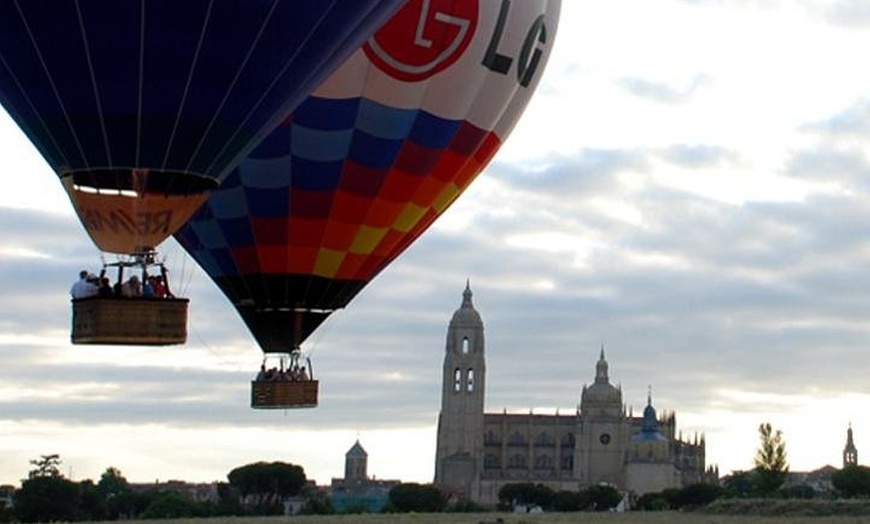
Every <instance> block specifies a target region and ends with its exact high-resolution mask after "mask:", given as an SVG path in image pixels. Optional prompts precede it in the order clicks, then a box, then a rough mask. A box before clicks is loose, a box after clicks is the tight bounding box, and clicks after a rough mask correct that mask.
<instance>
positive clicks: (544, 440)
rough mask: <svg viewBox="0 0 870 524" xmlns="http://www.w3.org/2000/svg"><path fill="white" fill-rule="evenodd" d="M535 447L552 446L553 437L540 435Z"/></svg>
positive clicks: (544, 434)
mask: <svg viewBox="0 0 870 524" xmlns="http://www.w3.org/2000/svg"><path fill="white" fill-rule="evenodd" d="M535 445H536V446H552V445H553V437H551V436H550V434H549V433H539V434H538V436H537V437H535Z"/></svg>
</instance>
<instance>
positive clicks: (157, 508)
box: [142, 492, 205, 519]
mask: <svg viewBox="0 0 870 524" xmlns="http://www.w3.org/2000/svg"><path fill="white" fill-rule="evenodd" d="M202 516H205V515H203V514H202V510H201V507H200V506H199V505H198V504H197V503H196V502H194V501H193V500H191V499H190V498H189V497H185V496H184V495H181V494H178V493H171V492H160V493H156V494H155V495H154V498H152V499H151V503H150V504H148V507H147V508H145V511H144V512H143V513H142V518H143V519H183V518H191V517H202Z"/></svg>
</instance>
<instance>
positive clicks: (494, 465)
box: [483, 453, 501, 469]
mask: <svg viewBox="0 0 870 524" xmlns="http://www.w3.org/2000/svg"><path fill="white" fill-rule="evenodd" d="M500 467H501V464H499V461H498V455H496V454H495V453H487V454H486V455H485V456H484V457H483V469H498V468H500Z"/></svg>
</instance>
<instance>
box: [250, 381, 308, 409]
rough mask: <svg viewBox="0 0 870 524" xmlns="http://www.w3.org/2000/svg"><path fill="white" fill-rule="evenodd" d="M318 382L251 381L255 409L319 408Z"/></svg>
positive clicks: (252, 404) (252, 402) (252, 400)
mask: <svg viewBox="0 0 870 524" xmlns="http://www.w3.org/2000/svg"><path fill="white" fill-rule="evenodd" d="M319 384H320V383H319V381H317V380H298V381H270V380H252V381H251V407H252V408H254V409H297V408H314V407H317V391H318V386H319Z"/></svg>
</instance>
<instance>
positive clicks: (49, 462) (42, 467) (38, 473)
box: [27, 453, 61, 479]
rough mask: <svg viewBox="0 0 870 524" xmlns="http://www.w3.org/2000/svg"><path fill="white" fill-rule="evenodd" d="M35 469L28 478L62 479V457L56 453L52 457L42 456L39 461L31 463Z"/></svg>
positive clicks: (29, 473) (35, 460)
mask: <svg viewBox="0 0 870 524" xmlns="http://www.w3.org/2000/svg"><path fill="white" fill-rule="evenodd" d="M30 464H31V465H32V466H36V468H35V469H32V470H30V472H28V474H27V478H31V479H32V478H34V477H60V476H61V475H60V455H58V454H57V453H54V454H52V455H40V456H39V458H38V459H34V460H31V461H30Z"/></svg>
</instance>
